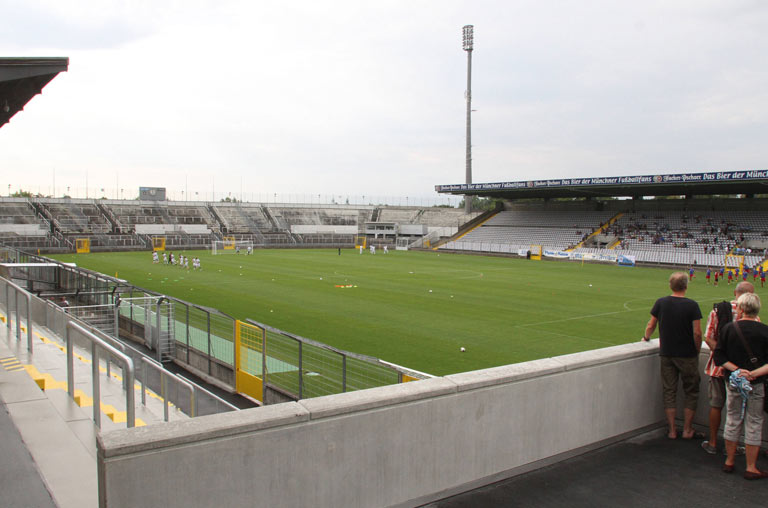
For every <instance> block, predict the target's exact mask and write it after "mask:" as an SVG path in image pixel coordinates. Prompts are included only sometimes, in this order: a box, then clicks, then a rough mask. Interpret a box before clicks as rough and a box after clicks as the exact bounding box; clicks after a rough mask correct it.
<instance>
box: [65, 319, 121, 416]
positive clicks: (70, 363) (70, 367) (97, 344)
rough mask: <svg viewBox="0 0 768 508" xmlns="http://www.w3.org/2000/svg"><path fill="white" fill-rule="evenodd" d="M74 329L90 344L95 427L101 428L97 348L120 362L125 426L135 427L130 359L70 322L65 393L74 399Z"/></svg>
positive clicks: (91, 333) (67, 336) (68, 324)
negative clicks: (123, 380)
mask: <svg viewBox="0 0 768 508" xmlns="http://www.w3.org/2000/svg"><path fill="white" fill-rule="evenodd" d="M71 329H74V330H76V331H78V332H80V333H81V334H82V335H83V337H85V338H86V339H87V340H88V341H89V342H90V343H91V356H92V358H91V376H92V378H93V379H92V383H93V406H94V408H93V412H94V413H93V419H94V421H95V422H96V425H97V426H99V427H101V400H100V399H101V397H100V390H101V388H100V386H99V351H98V348H101V349H104V350H105V351H106V353H107V354H108V355H109V354H111V355H112V356H114V357H115V358H116V359H118V360H120V362H121V363H122V365H123V376H124V377H125V381H126V385H127V386H128V389H127V390H126V391H125V406H126V407H125V413H126V424H127V426H128V427H129V428H130V427H135V426H136V407H135V395H134V391H133V385H134V378H135V376H134V367H133V360H131V357H130V356H128V355H126V354H125V353H123V352H122V351H120V350H118V349H117V348H115V347H113V346H112V345H111V344H109V343H108V342H106V341H104V340H102V339H100V338H99V337H97V336H96V335H95V334H94V333H93V332H90V331H88V330H86V329H85V328H83V327H82V326H80V325H79V324H77V323H75V322H74V321H70V322H68V323H67V332H66V341H67V391H68V392H69V394H70V396H72V397H74V393H75V383H74V379H75V372H74V353H73V349H74V347H73V345H72V336H71V333H70V330H71Z"/></svg>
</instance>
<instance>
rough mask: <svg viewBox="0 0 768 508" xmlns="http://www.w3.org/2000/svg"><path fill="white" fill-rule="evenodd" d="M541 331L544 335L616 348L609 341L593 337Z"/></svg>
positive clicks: (613, 343)
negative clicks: (587, 341)
mask: <svg viewBox="0 0 768 508" xmlns="http://www.w3.org/2000/svg"><path fill="white" fill-rule="evenodd" d="M539 331H540V332H542V333H546V334H549V335H556V336H557V337H567V338H569V339H578V340H589V341H592V342H597V343H598V344H608V345H609V346H615V345H616V343H615V342H610V341H607V340H600V339H595V338H592V337H582V336H579V335H568V334H566V333H558V332H553V331H552V330H539ZM557 337H550V340H554V339H556V338H557Z"/></svg>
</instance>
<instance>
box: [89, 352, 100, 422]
mask: <svg viewBox="0 0 768 508" xmlns="http://www.w3.org/2000/svg"><path fill="white" fill-rule="evenodd" d="M91 393H92V395H93V421H94V422H96V426H97V427H98V428H101V383H99V348H98V347H96V342H91Z"/></svg>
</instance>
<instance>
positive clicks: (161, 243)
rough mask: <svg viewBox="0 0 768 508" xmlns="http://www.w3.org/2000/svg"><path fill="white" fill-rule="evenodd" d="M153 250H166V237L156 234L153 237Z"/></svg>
mask: <svg viewBox="0 0 768 508" xmlns="http://www.w3.org/2000/svg"><path fill="white" fill-rule="evenodd" d="M152 250H154V251H164V250H165V237H164V236H154V237H152Z"/></svg>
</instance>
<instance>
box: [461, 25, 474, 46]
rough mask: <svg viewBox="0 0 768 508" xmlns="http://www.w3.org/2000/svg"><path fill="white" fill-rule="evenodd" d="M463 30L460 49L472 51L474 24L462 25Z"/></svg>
mask: <svg viewBox="0 0 768 508" xmlns="http://www.w3.org/2000/svg"><path fill="white" fill-rule="evenodd" d="M462 30H463V32H464V37H463V40H462V46H461V47H462V49H463V50H464V51H472V49H473V46H474V34H473V30H474V26H473V25H464V28H463V29H462Z"/></svg>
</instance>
